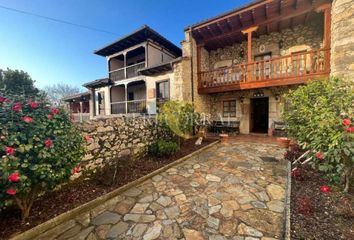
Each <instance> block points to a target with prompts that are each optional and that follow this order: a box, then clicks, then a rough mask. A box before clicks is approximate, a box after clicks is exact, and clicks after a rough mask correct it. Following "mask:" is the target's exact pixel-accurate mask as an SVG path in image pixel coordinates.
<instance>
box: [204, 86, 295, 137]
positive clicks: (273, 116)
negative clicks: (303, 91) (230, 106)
mask: <svg viewBox="0 0 354 240" xmlns="http://www.w3.org/2000/svg"><path fill="white" fill-rule="evenodd" d="M261 90H262V92H263V93H264V97H268V99H269V116H268V128H271V127H272V124H273V123H274V121H281V109H282V106H281V105H282V104H284V98H283V97H282V95H284V93H286V92H288V90H289V87H285V86H284V87H273V88H266V89H261ZM253 94H254V90H249V91H247V90H244V91H231V92H225V93H216V94H210V99H211V101H210V106H209V108H210V115H211V118H210V119H211V120H222V119H223V120H226V121H228V120H230V121H240V133H242V134H248V133H250V111H251V98H254V97H253ZM241 97H243V101H242V102H241V100H240V98H241ZM227 100H235V101H236V117H234V118H227V119H225V118H222V115H223V101H227Z"/></svg>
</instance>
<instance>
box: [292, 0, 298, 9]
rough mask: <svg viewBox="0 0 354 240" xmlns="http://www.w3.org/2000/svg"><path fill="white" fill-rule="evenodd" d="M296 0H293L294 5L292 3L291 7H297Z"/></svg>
mask: <svg viewBox="0 0 354 240" xmlns="http://www.w3.org/2000/svg"><path fill="white" fill-rule="evenodd" d="M297 2H298V1H297V0H294V5H293V7H294V9H297Z"/></svg>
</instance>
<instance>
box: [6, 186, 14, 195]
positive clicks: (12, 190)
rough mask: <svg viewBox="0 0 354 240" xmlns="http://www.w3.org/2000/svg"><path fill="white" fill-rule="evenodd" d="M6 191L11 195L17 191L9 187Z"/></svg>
mask: <svg viewBox="0 0 354 240" xmlns="http://www.w3.org/2000/svg"><path fill="white" fill-rule="evenodd" d="M6 193H7V194H9V195H11V196H13V195H16V193H17V191H16V189H13V188H11V187H10V188H8V189H7V190H6Z"/></svg>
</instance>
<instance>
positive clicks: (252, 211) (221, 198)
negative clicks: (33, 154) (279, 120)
mask: <svg viewBox="0 0 354 240" xmlns="http://www.w3.org/2000/svg"><path fill="white" fill-rule="evenodd" d="M282 153H283V150H282V149H279V148H278V147H276V146H274V145H265V144H259V143H240V142H239V143H237V142H234V141H232V142H231V143H229V144H218V145H216V146H214V147H213V148H211V149H209V150H206V151H204V152H203V153H201V154H199V156H196V157H195V158H193V159H190V160H187V161H186V162H184V163H182V164H181V165H179V166H177V167H175V168H171V169H169V170H168V171H166V172H164V173H162V174H161V175H157V176H155V177H153V178H152V179H150V180H147V181H145V182H144V183H142V184H141V185H139V186H137V187H135V188H132V189H130V190H128V191H126V192H124V193H123V194H122V195H120V196H117V197H116V198H114V199H112V200H110V201H108V202H107V203H106V204H105V205H102V206H100V207H98V208H96V209H93V210H92V211H91V212H90V213H85V214H82V215H81V216H79V217H78V218H77V219H73V220H71V221H69V222H67V223H64V224H61V225H60V226H58V227H56V229H54V230H51V231H50V232H47V233H45V234H43V235H42V236H41V237H40V239H90V240H94V239H145V240H148V239H186V240H199V239H215V240H216V239H217V240H219V239H220V240H221V239H235V240H236V239H237V240H241V239H244V240H252V239H262V240H270V239H279V238H281V234H282V226H283V221H284V219H283V211H284V195H285V193H284V192H285V191H284V188H285V182H286V171H285V169H286V165H285V163H284V162H283V161H280V162H276V163H274V162H269V161H268V162H267V161H263V160H261V158H260V157H277V158H279V159H280V158H282Z"/></svg>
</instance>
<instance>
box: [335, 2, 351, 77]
mask: <svg viewBox="0 0 354 240" xmlns="http://www.w3.org/2000/svg"><path fill="white" fill-rule="evenodd" d="M353 19H354V0H334V1H333V3H332V17H331V32H332V34H331V76H335V77H343V78H346V79H351V81H353V82H354V41H353V35H354V24H353Z"/></svg>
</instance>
